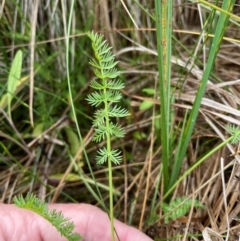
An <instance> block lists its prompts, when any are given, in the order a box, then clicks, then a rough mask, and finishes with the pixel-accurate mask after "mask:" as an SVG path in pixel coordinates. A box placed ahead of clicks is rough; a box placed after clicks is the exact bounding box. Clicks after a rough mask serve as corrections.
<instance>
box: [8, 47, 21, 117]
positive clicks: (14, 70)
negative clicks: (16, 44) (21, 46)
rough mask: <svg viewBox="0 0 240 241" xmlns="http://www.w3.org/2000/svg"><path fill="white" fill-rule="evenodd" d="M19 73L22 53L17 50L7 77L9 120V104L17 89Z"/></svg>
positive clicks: (9, 111) (9, 112) (9, 113)
mask: <svg viewBox="0 0 240 241" xmlns="http://www.w3.org/2000/svg"><path fill="white" fill-rule="evenodd" d="M21 72H22V51H21V50H18V51H17V53H16V55H15V57H14V59H13V62H12V66H11V69H10V73H9V75H8V84H7V86H8V93H7V100H8V115H9V117H10V118H11V102H12V99H13V96H14V94H15V91H16V89H17V86H18V85H19V82H20V77H21Z"/></svg>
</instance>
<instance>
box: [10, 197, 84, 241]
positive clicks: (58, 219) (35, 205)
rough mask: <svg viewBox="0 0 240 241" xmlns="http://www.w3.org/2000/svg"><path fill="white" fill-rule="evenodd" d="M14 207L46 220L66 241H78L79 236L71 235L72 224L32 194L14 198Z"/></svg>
mask: <svg viewBox="0 0 240 241" xmlns="http://www.w3.org/2000/svg"><path fill="white" fill-rule="evenodd" d="M13 201H14V203H15V205H16V206H18V207H20V208H25V209H28V210H31V211H33V212H35V213H37V214H39V215H40V216H42V217H43V218H45V219H46V220H48V221H49V222H50V223H51V224H52V225H53V226H54V227H55V228H56V229H57V230H58V231H59V233H60V234H61V235H62V236H64V237H65V238H67V240H68V241H79V240H81V236H80V235H79V234H77V233H73V229H74V223H73V222H70V221H69V219H68V218H65V217H64V216H63V214H62V212H57V211H56V210H54V209H53V210H49V209H48V206H47V204H46V203H45V202H42V201H40V200H39V199H38V198H37V197H36V196H34V195H33V194H27V196H26V197H25V198H23V196H22V195H19V196H18V197H14V199H13Z"/></svg>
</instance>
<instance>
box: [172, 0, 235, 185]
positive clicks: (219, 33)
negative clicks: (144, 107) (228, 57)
mask: <svg viewBox="0 0 240 241" xmlns="http://www.w3.org/2000/svg"><path fill="white" fill-rule="evenodd" d="M234 3H235V1H228V0H224V2H223V4H222V9H223V10H224V11H228V12H231V11H232V8H233V6H234ZM228 20H229V15H227V14H225V13H224V12H221V14H220V17H219V20H218V24H217V27H216V31H215V36H214V38H213V41H212V46H211V49H210V53H209V58H208V61H207V65H206V69H205V71H204V73H203V77H202V80H201V83H200V85H199V88H198V92H197V96H196V99H195V101H194V104H193V108H192V110H191V112H190V116H189V118H188V122H187V125H186V128H185V130H184V134H183V142H182V143H181V145H180V153H179V156H178V157H177V158H178V159H177V161H175V163H174V167H173V171H172V176H171V180H170V184H169V187H168V188H171V187H172V186H173V185H174V183H175V182H176V180H177V178H178V175H179V172H180V169H181V166H182V162H183V159H184V157H185V155H186V150H187V147H188V143H189V141H190V138H191V134H192V132H193V128H194V125H195V122H196V118H197V115H198V111H199V108H200V105H201V101H202V98H203V95H204V92H205V88H206V84H207V81H208V78H209V76H210V74H211V70H212V68H213V65H214V61H215V58H216V55H217V52H218V50H219V47H220V44H221V41H222V38H223V35H224V33H225V30H226V28H227V24H228Z"/></svg>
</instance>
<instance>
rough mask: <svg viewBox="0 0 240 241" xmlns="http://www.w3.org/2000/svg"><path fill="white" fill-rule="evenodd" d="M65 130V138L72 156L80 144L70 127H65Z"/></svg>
mask: <svg viewBox="0 0 240 241" xmlns="http://www.w3.org/2000/svg"><path fill="white" fill-rule="evenodd" d="M65 132H66V134H67V139H68V143H69V146H70V153H71V155H72V156H75V155H76V154H77V152H78V150H79V147H80V145H81V144H80V141H79V139H78V136H77V134H76V133H75V132H74V131H73V129H72V128H71V127H66V128H65Z"/></svg>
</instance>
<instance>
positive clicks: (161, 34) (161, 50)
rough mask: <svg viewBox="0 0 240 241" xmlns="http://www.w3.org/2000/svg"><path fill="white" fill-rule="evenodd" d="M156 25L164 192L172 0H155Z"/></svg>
mask: <svg viewBox="0 0 240 241" xmlns="http://www.w3.org/2000/svg"><path fill="white" fill-rule="evenodd" d="M155 8H156V25H157V49H158V71H159V92H160V99H161V119H160V122H161V123H160V125H161V141H162V160H163V177H164V192H166V191H167V188H168V184H169V160H170V153H169V150H170V145H169V143H170V138H169V129H170V128H169V125H170V81H171V40H172V0H170V1H164V0H163V1H159V0H156V1H155Z"/></svg>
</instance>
